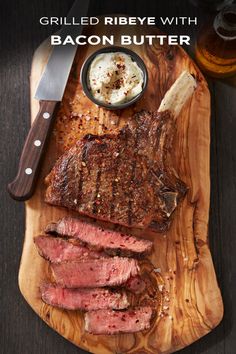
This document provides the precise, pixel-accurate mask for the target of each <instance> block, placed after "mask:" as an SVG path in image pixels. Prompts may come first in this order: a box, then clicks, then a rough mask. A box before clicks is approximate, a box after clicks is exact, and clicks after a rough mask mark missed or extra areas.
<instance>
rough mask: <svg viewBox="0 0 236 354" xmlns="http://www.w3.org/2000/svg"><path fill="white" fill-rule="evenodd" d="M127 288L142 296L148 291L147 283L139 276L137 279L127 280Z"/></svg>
mask: <svg viewBox="0 0 236 354" xmlns="http://www.w3.org/2000/svg"><path fill="white" fill-rule="evenodd" d="M125 288H126V289H127V290H129V291H131V292H132V293H134V294H141V293H142V292H143V291H144V290H145V289H146V283H145V281H144V280H143V279H142V278H141V277H140V276H139V275H137V276H136V277H131V278H129V279H128V280H127V282H126V283H125Z"/></svg>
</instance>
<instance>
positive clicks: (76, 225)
mask: <svg viewBox="0 0 236 354" xmlns="http://www.w3.org/2000/svg"><path fill="white" fill-rule="evenodd" d="M46 232H47V233H53V234H54V233H55V234H59V235H61V236H67V237H72V238H75V239H78V240H80V241H82V242H84V243H86V244H87V245H88V246H89V247H91V248H93V249H96V250H104V251H106V252H107V253H109V254H110V255H123V256H132V255H135V256H144V255H146V254H149V253H150V252H151V249H152V245H153V243H152V242H151V241H148V240H145V239H141V238H137V237H135V236H131V235H126V234H122V233H120V232H117V231H114V230H108V229H102V228H101V227H99V226H97V225H92V224H88V223H86V222H83V221H81V220H79V219H76V218H71V217H65V218H63V219H60V220H58V221H57V222H56V223H51V224H49V225H48V226H47V228H46Z"/></svg>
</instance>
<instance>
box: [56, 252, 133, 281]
mask: <svg viewBox="0 0 236 354" xmlns="http://www.w3.org/2000/svg"><path fill="white" fill-rule="evenodd" d="M51 268H52V271H53V275H54V278H55V281H56V283H57V284H58V285H61V286H63V287H66V288H92V287H103V286H119V285H122V284H124V283H126V282H127V280H128V279H129V278H130V277H134V276H136V275H138V272H139V266H138V262H137V260H135V259H132V258H120V257H113V258H102V259H99V260H98V259H91V260H84V261H80V262H67V263H60V264H52V265H51Z"/></svg>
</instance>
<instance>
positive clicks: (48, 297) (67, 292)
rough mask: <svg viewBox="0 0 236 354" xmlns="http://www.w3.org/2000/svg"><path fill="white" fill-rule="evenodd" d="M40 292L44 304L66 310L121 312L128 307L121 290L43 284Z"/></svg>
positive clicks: (124, 294)
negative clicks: (72, 287)
mask: <svg viewBox="0 0 236 354" xmlns="http://www.w3.org/2000/svg"><path fill="white" fill-rule="evenodd" d="M40 290H41V295H42V300H43V301H44V302H46V303H47V304H49V305H52V306H56V307H61V308H64V309H67V310H85V311H91V310H99V309H116V310H122V309H125V308H127V307H128V306H129V301H128V298H127V295H126V293H125V291H122V290H121V291H116V292H114V291H112V290H109V289H103V288H93V289H66V288H62V287H60V286H56V285H53V284H44V285H43V286H42V287H41V288H40Z"/></svg>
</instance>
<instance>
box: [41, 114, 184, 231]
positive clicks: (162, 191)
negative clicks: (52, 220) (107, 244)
mask: <svg viewBox="0 0 236 354" xmlns="http://www.w3.org/2000/svg"><path fill="white" fill-rule="evenodd" d="M174 133H175V124H174V119H173V117H172V115H171V113H170V112H169V111H166V112H161V113H157V112H155V113H149V112H146V111H142V112H140V113H137V114H136V115H135V116H134V117H133V119H132V120H131V121H130V123H129V124H127V125H126V126H125V127H124V128H123V129H121V131H120V132H119V133H118V134H113V135H102V136H96V135H86V136H85V137H84V138H82V139H81V140H79V141H78V142H77V143H76V145H75V146H73V147H72V148H71V149H69V150H68V151H67V152H66V153H64V154H63V155H62V156H61V157H60V158H59V160H58V161H57V162H56V164H55V166H54V168H53V169H52V171H51V173H50V174H49V175H48V176H47V177H46V184H47V190H46V197H45V201H46V202H48V203H50V204H52V205H58V206H64V207H66V208H69V209H72V210H76V211H77V212H79V213H80V214H83V215H88V216H90V217H93V218H96V219H100V220H105V221H109V222H112V223H116V224H121V225H124V226H127V227H138V228H146V227H148V226H149V225H151V226H152V227H154V228H156V229H158V230H160V231H164V230H166V229H167V228H168V226H169V223H170V216H171V214H172V213H173V211H174V210H175V208H176V206H177V204H178V201H179V200H180V199H181V198H182V197H183V196H184V194H185V192H186V186H185V184H184V183H183V182H182V181H181V180H180V179H179V178H178V177H177V176H176V173H175V171H174V170H173V169H172V168H170V164H171V162H170V160H169V155H170V154H169V153H170V152H171V148H172V140H173V136H174Z"/></svg>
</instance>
